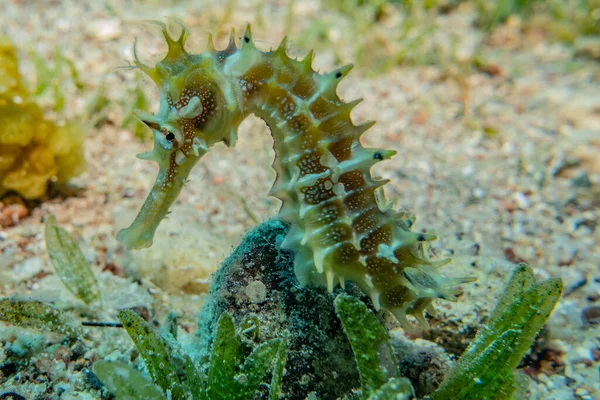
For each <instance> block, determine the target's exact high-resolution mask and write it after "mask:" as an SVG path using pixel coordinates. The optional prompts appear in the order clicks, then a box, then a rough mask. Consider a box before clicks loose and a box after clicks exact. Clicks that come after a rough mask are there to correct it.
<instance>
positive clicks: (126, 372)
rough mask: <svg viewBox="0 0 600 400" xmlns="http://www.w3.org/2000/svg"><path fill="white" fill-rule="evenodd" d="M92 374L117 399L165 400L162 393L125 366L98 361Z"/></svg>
mask: <svg viewBox="0 0 600 400" xmlns="http://www.w3.org/2000/svg"><path fill="white" fill-rule="evenodd" d="M94 373H95V374H96V375H98V378H100V379H101V380H102V382H103V383H104V384H105V385H106V387H107V388H108V390H110V391H111V392H112V393H113V394H114V395H115V396H116V397H117V398H118V399H128V400H166V397H165V395H164V394H163V392H162V391H161V390H160V389H159V388H158V386H156V385H155V384H153V383H151V382H149V381H148V380H147V379H146V378H145V377H144V375H142V374H141V373H140V372H139V371H137V370H135V369H134V368H133V367H130V366H129V365H127V364H124V363H120V362H111V361H98V362H96V363H95V364H94Z"/></svg>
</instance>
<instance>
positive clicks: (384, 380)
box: [334, 294, 413, 399]
mask: <svg viewBox="0 0 600 400" xmlns="http://www.w3.org/2000/svg"><path fill="white" fill-rule="evenodd" d="M334 304H335V310H336V312H337V314H338V317H339V318H340V320H341V321H342V326H343V328H344V332H345V333H346V336H347V337H348V340H349V341H350V345H351V346H352V350H353V351H354V356H355V359H356V366H357V368H358V372H359V374H360V383H361V390H362V397H363V399H370V398H374V399H387V398H390V397H386V396H388V395H387V394H388V393H391V392H393V393H394V394H395V396H396V397H393V398H399V399H404V398H406V399H409V398H411V397H412V393H413V389H412V386H411V384H410V381H409V380H408V379H406V378H404V377H401V376H400V374H399V372H398V365H397V363H396V357H395V356H394V352H393V350H392V346H391V345H390V342H389V337H388V334H387V332H386V331H385V329H384V328H383V326H382V325H381V322H379V320H378V319H377V317H376V316H375V314H373V312H372V311H371V310H369V309H368V308H367V306H366V305H365V304H364V303H363V302H362V301H360V300H358V299H357V298H355V297H352V296H350V295H347V294H340V295H338V296H337V297H336V299H335V302H334ZM392 380H393V381H392ZM372 396H375V397H372ZM398 396H399V397H398Z"/></svg>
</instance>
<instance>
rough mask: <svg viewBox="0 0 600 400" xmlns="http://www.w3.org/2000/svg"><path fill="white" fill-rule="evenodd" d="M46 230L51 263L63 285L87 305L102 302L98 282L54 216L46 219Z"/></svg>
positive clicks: (73, 242)
mask: <svg viewBox="0 0 600 400" xmlns="http://www.w3.org/2000/svg"><path fill="white" fill-rule="evenodd" d="M44 230H45V238H46V248H47V250H48V255H49V256H50V261H51V262H52V266H53V267H54V270H55V271H56V273H57V275H58V277H59V278H60V280H61V281H62V282H63V284H64V285H65V286H66V287H67V289H69V291H70V292H71V293H73V294H74V295H75V296H76V297H77V298H78V299H80V300H82V301H83V302H84V303H86V304H91V303H94V302H100V288H99V287H98V281H97V280H96V277H95V276H94V273H93V272H92V268H91V267H90V265H89V264H88V262H87V261H86V260H85V257H84V256H83V253H82V251H81V249H80V248H79V246H77V243H75V241H74V240H73V238H72V237H71V235H69V233H68V232H67V231H66V230H64V229H63V228H61V227H60V226H58V224H57V222H56V218H55V217H54V215H48V216H47V217H46V222H45V227H44Z"/></svg>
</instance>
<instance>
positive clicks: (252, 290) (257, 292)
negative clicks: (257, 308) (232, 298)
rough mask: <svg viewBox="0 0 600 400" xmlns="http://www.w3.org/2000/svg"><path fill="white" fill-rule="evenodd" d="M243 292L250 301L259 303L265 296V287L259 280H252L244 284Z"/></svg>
mask: <svg viewBox="0 0 600 400" xmlns="http://www.w3.org/2000/svg"><path fill="white" fill-rule="evenodd" d="M245 293H246V296H248V299H249V300H250V303H254V304H260V303H263V302H264V301H265V299H266V298H267V287H266V286H265V284H264V283H262V282H261V281H252V282H250V283H249V284H248V286H246V291H245Z"/></svg>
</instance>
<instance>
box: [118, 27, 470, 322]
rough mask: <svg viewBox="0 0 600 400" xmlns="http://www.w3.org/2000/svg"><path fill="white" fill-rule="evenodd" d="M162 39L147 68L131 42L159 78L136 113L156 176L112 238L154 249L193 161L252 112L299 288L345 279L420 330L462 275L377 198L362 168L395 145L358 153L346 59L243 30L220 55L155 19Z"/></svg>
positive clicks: (379, 186)
mask: <svg viewBox="0 0 600 400" xmlns="http://www.w3.org/2000/svg"><path fill="white" fill-rule="evenodd" d="M158 25H159V26H160V28H161V29H162V32H163V35H164V36H165V40H166V42H167V45H168V51H167V54H166V56H165V57H164V58H163V59H162V60H161V61H159V62H158V63H156V65H155V66H154V67H149V66H147V65H145V64H143V63H142V62H141V61H140V60H139V58H138V55H137V42H134V63H135V65H136V66H137V67H138V68H139V69H140V70H141V71H142V72H144V73H145V74H147V75H148V76H149V77H150V78H151V79H152V80H153V81H154V82H155V83H156V85H157V87H158V89H159V93H160V109H159V111H158V113H157V114H156V115H149V114H146V113H143V112H139V113H137V116H138V118H140V119H141V120H142V121H144V122H145V123H146V125H148V127H149V128H150V129H152V131H153V133H154V138H155V140H154V142H155V143H154V148H153V150H152V151H149V152H147V153H142V154H141V155H138V157H139V158H142V159H146V160H152V161H156V162H157V163H158V164H159V173H158V177H157V180H156V183H155V184H154V186H153V188H152V190H151V192H150V194H149V195H148V197H147V199H146V201H145V202H144V205H143V206H142V208H141V210H140V212H139V214H138V216H137V217H136V219H135V220H134V222H133V223H132V225H131V226H130V227H129V228H126V229H124V230H121V231H120V232H119V233H118V235H117V238H118V239H119V240H120V241H121V242H123V243H124V244H125V246H126V247H128V248H141V247H147V246H149V245H151V243H152V238H153V236H154V232H155V231H156V229H157V228H158V225H159V223H160V221H161V220H162V219H163V218H164V217H165V216H166V215H167V213H168V210H169V208H170V206H171V205H172V204H173V203H174V202H175V199H176V198H177V196H178V195H179V192H180V191H181V189H182V188H183V186H184V184H185V182H186V181H187V176H188V174H189V172H190V171H191V170H192V168H193V166H194V165H195V164H196V163H197V162H198V160H199V159H200V158H201V157H202V156H203V155H204V154H206V153H207V152H208V151H209V149H210V147H211V146H213V145H214V144H216V143H218V142H224V143H225V144H226V145H228V146H234V145H235V143H236V139H237V128H238V126H239V124H240V123H241V122H242V121H243V120H244V119H245V118H246V116H248V115H249V114H255V115H256V116H258V117H259V118H261V119H263V120H264V121H265V122H266V124H267V126H268V127H269V128H270V130H271V133H272V135H273V139H274V148H275V161H274V163H273V168H274V169H275V171H276V179H275V182H274V184H273V187H272V189H271V191H270V192H269V194H270V195H272V196H275V197H277V198H279V199H280V200H281V201H282V206H281V209H280V212H279V218H281V219H282V220H284V221H286V222H288V223H289V224H290V230H289V232H288V234H287V236H286V237H285V239H284V240H283V242H282V243H281V247H282V248H284V249H288V250H291V251H293V252H294V253H295V258H294V269H295V273H296V277H297V278H298V281H299V283H300V284H301V285H307V284H316V285H323V286H325V287H326V288H327V290H328V291H329V292H332V291H333V290H334V288H335V287H336V286H337V285H341V286H342V287H344V286H345V283H346V282H347V281H352V282H354V283H356V284H357V285H358V286H359V287H360V288H361V289H362V290H363V291H364V292H365V293H366V294H367V295H369V296H370V297H371V299H372V302H373V306H374V308H375V309H377V310H379V309H380V308H381V309H387V310H389V311H391V312H392V314H394V315H395V316H396V318H397V319H398V321H399V322H400V323H401V324H402V325H403V326H404V327H405V328H406V329H412V328H411V326H410V324H409V323H408V321H407V318H406V315H407V314H413V315H414V316H415V317H416V319H417V321H419V322H420V323H421V324H422V325H426V324H427V322H426V320H425V318H424V316H423V314H424V312H425V310H426V309H427V310H431V309H432V308H431V303H432V301H433V300H434V299H436V298H441V299H445V300H450V301H455V300H456V295H457V294H458V293H459V291H458V290H457V289H456V286H457V285H459V284H461V283H465V282H470V281H472V279H471V278H446V277H444V276H443V275H441V274H439V273H438V272H437V268H438V267H440V266H441V265H443V264H445V263H446V262H447V260H442V261H433V260H430V259H429V257H428V256H427V254H426V252H427V246H425V244H426V243H427V242H430V241H433V240H435V239H436V236H435V235H433V234H430V233H419V232H413V231H411V230H410V228H411V226H412V225H413V224H414V220H415V218H414V216H412V215H411V214H408V213H407V212H405V211H402V210H395V208H396V207H395V203H394V202H393V201H390V200H388V199H386V198H385V195H384V193H383V186H384V185H385V184H386V183H388V180H386V179H379V178H375V177H373V176H372V175H371V172H370V170H371V167H373V166H374V165H375V164H377V163H379V162H381V161H384V160H386V159H389V158H391V157H393V156H394V155H395V154H396V151H394V150H389V149H375V148H365V147H363V146H362V144H361V141H360V137H361V136H362V135H363V134H364V133H365V132H366V131H367V130H368V129H369V128H370V127H371V126H372V125H373V123H374V122H371V121H369V122H365V123H362V124H359V125H355V124H354V123H353V121H352V118H351V115H350V114H351V112H352V110H353V109H354V107H356V106H357V105H358V104H359V103H360V101H362V99H357V100H354V101H350V102H345V101H343V100H342V99H340V97H339V96H338V94H337V87H338V85H339V83H340V81H341V80H342V79H343V78H344V77H345V76H347V75H348V73H349V72H350V70H351V69H352V65H351V64H349V65H346V66H343V67H340V68H338V69H336V70H334V71H332V72H329V73H325V74H320V73H318V72H316V71H314V70H313V67H312V63H313V59H314V52H313V51H312V50H311V51H310V52H309V53H308V54H307V55H306V56H305V57H304V58H303V59H302V60H300V61H298V60H294V59H292V58H290V57H289V56H288V55H287V51H286V49H287V38H285V37H284V38H283V39H282V41H281V43H280V44H279V46H278V47H277V48H276V49H275V50H270V51H261V50H259V49H257V48H256V46H255V44H254V41H253V37H252V31H251V28H250V25H248V26H247V27H246V29H245V31H244V33H243V35H242V37H241V38H240V45H239V46H238V45H237V44H236V40H235V33H234V32H235V31H234V30H232V31H231V36H230V39H229V44H228V45H227V47H225V48H224V49H223V50H217V49H216V47H215V46H214V44H213V39H212V35H209V38H208V44H207V50H206V51H205V52H204V53H202V54H190V53H188V52H187V51H186V50H185V42H186V39H187V38H188V36H189V31H188V30H187V29H186V28H185V27H183V26H182V32H181V34H180V36H179V38H178V39H173V38H172V37H171V36H170V34H169V32H168V30H167V27H166V26H165V25H164V24H162V23H158Z"/></svg>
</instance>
